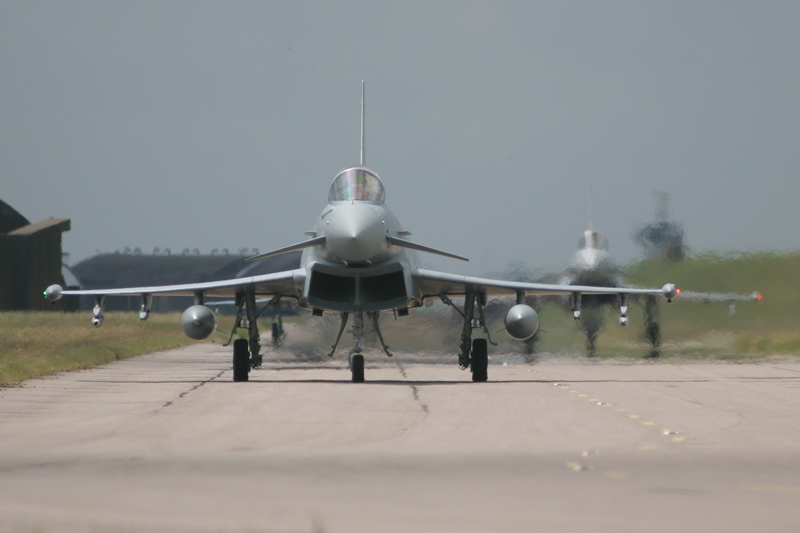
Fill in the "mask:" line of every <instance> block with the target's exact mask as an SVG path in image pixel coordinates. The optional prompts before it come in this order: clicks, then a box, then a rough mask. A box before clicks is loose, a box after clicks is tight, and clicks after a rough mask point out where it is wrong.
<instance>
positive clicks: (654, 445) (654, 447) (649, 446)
mask: <svg viewBox="0 0 800 533" xmlns="http://www.w3.org/2000/svg"><path fill="white" fill-rule="evenodd" d="M657 448H658V444H648V445H647V446H642V447H641V448H639V449H640V450H642V451H643V452H646V451H648V450H655V449H657Z"/></svg>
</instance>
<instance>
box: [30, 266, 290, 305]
mask: <svg viewBox="0 0 800 533" xmlns="http://www.w3.org/2000/svg"><path fill="white" fill-rule="evenodd" d="M300 254H301V252H290V253H286V254H282V255H278V256H273V257H268V258H264V259H261V260H258V261H253V262H251V263H245V261H244V260H245V258H246V257H247V255H220V254H213V255H210V254H209V255H194V254H182V255H163V254H158V255H156V254H153V255H143V254H136V253H110V254H100V255H96V256H94V257H90V258H88V259H86V260H84V261H81V262H80V263H78V264H76V265H74V266H73V267H72V272H74V274H75V276H76V277H77V278H78V280H79V282H80V288H81V289H116V288H121V287H150V286H157V285H179V284H183V283H203V282H206V281H218V280H223V279H232V278H241V277H246V276H255V275H258V274H269V273H272V272H280V271H283V270H291V269H295V268H298V267H299V265H300ZM40 292H41V291H40ZM84 298H85V299H84V300H83V301H82V302H81V308H83V309H90V308H91V307H92V306H93V305H94V300H93V299H92V298H91V297H84ZM192 303H193V299H192V298H191V297H188V296H187V297H180V296H179V297H166V296H154V297H153V307H152V310H153V311H154V312H166V311H183V310H184V309H186V308H187V307H189V306H190V305H192ZM210 303H211V302H210ZM140 305H141V299H140V298H139V296H108V297H106V298H105V307H106V309H108V310H115V311H138V310H139V306H140Z"/></svg>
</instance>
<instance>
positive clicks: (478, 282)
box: [412, 269, 680, 299]
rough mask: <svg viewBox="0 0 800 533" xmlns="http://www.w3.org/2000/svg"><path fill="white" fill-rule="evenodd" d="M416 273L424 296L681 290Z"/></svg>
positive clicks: (668, 286)
mask: <svg viewBox="0 0 800 533" xmlns="http://www.w3.org/2000/svg"><path fill="white" fill-rule="evenodd" d="M412 277H413V279H414V281H415V283H416V284H417V286H418V287H419V288H420V290H421V292H422V296H423V298H424V297H432V296H437V295H439V294H446V295H463V294H465V293H466V291H467V290H468V289H469V290H470V291H471V292H486V295H487V296H502V295H515V294H516V293H517V292H518V291H524V292H525V294H530V295H563V294H570V293H576V292H579V293H584V294H652V295H663V296H666V297H667V298H669V299H671V298H673V297H674V296H675V295H676V294H677V293H678V292H680V291H678V289H676V287H675V286H674V285H673V284H671V283H668V284H666V285H664V287H662V288H661V289H637V288H631V287H591V286H588V285H558V284H551V283H528V282H522V281H505V280H497V279H488V278H476V277H471V276H460V275H456V274H447V273H445V272H436V271H433V270H424V269H419V270H417V271H416V273H414V274H413V275H412Z"/></svg>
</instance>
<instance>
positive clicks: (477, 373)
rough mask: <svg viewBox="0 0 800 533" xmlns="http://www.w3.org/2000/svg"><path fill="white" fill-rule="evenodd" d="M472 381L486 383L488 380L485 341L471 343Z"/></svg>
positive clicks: (487, 357) (487, 359) (478, 340)
mask: <svg viewBox="0 0 800 533" xmlns="http://www.w3.org/2000/svg"><path fill="white" fill-rule="evenodd" d="M470 361H471V366H472V381H486V380H487V379H489V373H488V369H489V348H488V345H487V344H486V339H475V340H473V341H472V357H470Z"/></svg>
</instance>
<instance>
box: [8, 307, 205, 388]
mask: <svg viewBox="0 0 800 533" xmlns="http://www.w3.org/2000/svg"><path fill="white" fill-rule="evenodd" d="M90 318H91V313H90V312H79V313H60V312H46V311H42V312H4V313H0V386H7V385H9V384H12V383H17V382H20V381H23V380H26V379H31V378H36V377H40V376H46V375H50V374H54V373H57V372H63V371H68V370H78V369H83V368H90V367H93V366H97V365H101V364H104V363H108V362H110V361H114V360H117V359H123V358H126V357H131V356H134V355H141V354H145V353H150V352H153V351H158V350H167V349H170V348H175V347H178V346H182V345H185V344H190V343H192V342H193V341H192V340H190V339H188V338H187V337H185V336H184V335H183V333H182V332H181V329H180V314H177V313H171V314H153V315H151V317H150V319H149V320H148V321H147V322H141V321H140V320H139V317H138V314H137V313H107V314H106V320H105V322H104V323H103V326H102V327H100V328H95V327H93V326H92V325H91V324H90V323H89V320H90Z"/></svg>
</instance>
